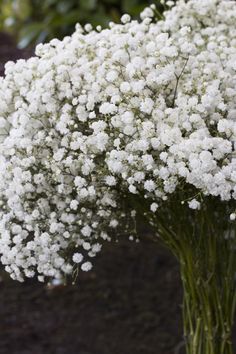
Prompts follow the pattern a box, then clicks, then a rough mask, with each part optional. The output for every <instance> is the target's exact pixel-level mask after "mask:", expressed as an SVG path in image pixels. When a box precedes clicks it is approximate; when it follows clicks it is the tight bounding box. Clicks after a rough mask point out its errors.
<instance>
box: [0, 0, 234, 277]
mask: <svg viewBox="0 0 236 354" xmlns="http://www.w3.org/2000/svg"><path fill="white" fill-rule="evenodd" d="M155 11H156V10H155V6H152V7H150V8H147V9H146V10H144V12H143V13H142V14H141V22H138V21H131V19H130V17H129V15H124V16H123V17H122V19H121V21H122V24H113V23H111V24H110V27H109V29H105V30H101V28H99V27H98V28H97V29H92V28H91V26H90V25H87V26H85V28H82V27H81V26H80V25H78V26H77V28H76V31H75V33H74V34H73V35H72V36H71V37H66V38H64V40H63V41H59V40H56V39H55V40H52V41H51V42H50V43H49V44H45V45H39V46H38V47H37V49H36V55H37V57H33V58H31V59H29V60H27V61H25V60H19V61H18V62H17V63H12V62H9V63H7V65H6V76H5V78H1V79H0V85H1V86H0V87H1V88H0V130H1V142H0V202H1V210H0V234H1V237H0V253H1V262H2V264H4V265H5V268H6V270H7V271H8V272H9V273H10V274H11V277H12V278H13V279H17V280H20V281H22V280H23V278H24V277H25V276H26V277H32V276H34V275H35V274H36V275H37V276H38V279H39V280H40V281H43V280H44V279H45V277H46V278H47V277H53V278H60V277H61V276H62V275H63V274H71V273H73V271H75V270H76V271H77V270H78V268H80V269H82V270H84V271H88V270H90V269H91V266H92V265H91V262H90V260H89V259H90V258H91V257H94V256H95V255H96V254H97V253H98V252H99V251H100V249H101V242H100V240H109V239H110V238H111V237H112V234H113V233H114V234H116V232H117V231H116V230H117V229H118V228H119V227H120V226H121V223H123V221H122V220H123V219H126V218H127V216H125V214H124V210H125V208H124V205H123V204H124V203H123V201H124V199H125V198H124V196H125V195H126V196H127V195H130V196H134V197H135V195H140V196H142V197H143V198H145V200H146V201H149V210H150V212H152V213H155V212H156V211H157V210H158V208H161V207H162V204H163V203H165V200H167V199H168V197H169V196H170V195H171V194H173V193H175V191H176V189H177V188H178V187H179V186H180V185H183V188H184V186H185V185H190V186H193V187H194V188H195V189H197V190H198V191H199V195H197V196H196V195H195V196H194V195H193V197H192V200H189V202H188V205H189V207H190V208H193V209H199V208H200V207H201V200H202V199H204V198H205V197H207V196H215V197H218V198H220V199H222V200H224V201H228V200H232V199H236V156H235V139H236V27H235V23H236V6H235V1H230V0H190V1H187V2H185V1H184V0H179V1H178V3H177V5H176V6H175V7H173V8H171V9H169V10H168V11H167V12H165V13H164V17H163V19H161V20H159V21H158V22H157V21H156V20H155ZM199 196H200V197H199ZM134 209H135V208H134ZM131 210H132V207H131V208H130V211H131ZM130 211H129V215H130V217H129V218H130V220H131V221H130V224H132V219H133V218H135V211H134V210H133V211H131V213H130ZM232 212H233V211H232ZM114 230H115V231H114Z"/></svg>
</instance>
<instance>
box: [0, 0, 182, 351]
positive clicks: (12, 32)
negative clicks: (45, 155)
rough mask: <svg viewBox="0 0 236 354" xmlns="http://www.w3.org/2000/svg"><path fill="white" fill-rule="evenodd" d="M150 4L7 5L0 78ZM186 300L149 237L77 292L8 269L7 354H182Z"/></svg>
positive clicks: (108, 0)
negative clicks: (11, 64) (57, 41)
mask: <svg viewBox="0 0 236 354" xmlns="http://www.w3.org/2000/svg"><path fill="white" fill-rule="evenodd" d="M152 2H153V1H152ZM149 3H150V2H149V1H142V0H122V1H117V0H101V1H97V0H80V1H78V0H77V1H76V0H0V75H3V74H4V63H5V62H6V61H8V60H16V59H18V58H28V57H29V56H30V55H32V53H33V48H34V47H35V45H36V44H37V43H39V42H44V41H48V40H50V39H51V38H53V37H57V38H62V37H63V36H65V35H69V34H71V33H72V32H73V30H74V26H75V23H76V22H81V23H82V24H86V23H88V22H89V23H92V24H93V25H98V24H100V25H102V26H103V27H106V26H107V24H108V22H109V21H115V22H118V21H119V18H120V16H121V14H123V13H126V12H128V13H130V14H132V16H134V17H136V16H138V14H139V13H140V11H142V10H143V8H144V7H145V6H147V5H148V4H149ZM159 8H160V10H162V8H161V7H159ZM181 297H182V292H181V283H180V279H179V272H178V265H177V263H176V261H175V259H174V258H173V257H172V255H170V254H169V252H168V251H167V250H165V249H164V248H163V247H161V245H158V244H156V243H155V244H154V243H153V242H151V241H150V240H149V237H148V234H147V232H146V231H144V232H143V237H142V240H141V242H140V243H135V242H130V241H128V240H126V239H123V240H121V241H120V242H119V243H116V244H115V243H110V244H107V245H105V247H104V249H103V252H101V254H100V255H99V256H98V257H97V259H96V261H95V264H94V268H93V270H92V271H91V272H89V273H83V274H81V275H80V277H79V279H78V284H76V285H74V286H72V285H68V286H66V287H64V286H58V287H48V286H46V285H45V284H39V283H37V282H36V281H26V282H25V283H23V284H20V283H17V282H14V281H12V280H10V279H9V277H8V276H7V274H5V273H4V271H3V270H1V269H0V354H121V353H122V354H182V353H184V352H183V339H182V323H181Z"/></svg>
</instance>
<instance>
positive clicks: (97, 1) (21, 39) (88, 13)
mask: <svg viewBox="0 0 236 354" xmlns="http://www.w3.org/2000/svg"><path fill="white" fill-rule="evenodd" d="M153 2H155V0H154V1H153V0H152V1H149V0H0V31H7V32H10V33H11V34H13V35H14V36H15V38H16V39H17V43H18V47H19V48H25V47H27V46H29V45H35V44H37V43H39V42H44V41H48V40H50V39H52V38H54V37H57V38H62V37H64V36H66V35H69V34H71V33H72V32H73V30H74V27H75V24H76V23H77V22H80V23H81V24H82V25H84V24H86V23H91V24H92V25H94V26H97V25H101V26H103V27H106V26H107V24H108V22H109V21H114V22H119V20H120V16H121V15H122V14H123V13H129V14H130V15H132V16H133V17H136V16H138V14H139V13H140V12H141V11H142V10H143V9H144V7H146V6H147V5H149V4H150V3H153Z"/></svg>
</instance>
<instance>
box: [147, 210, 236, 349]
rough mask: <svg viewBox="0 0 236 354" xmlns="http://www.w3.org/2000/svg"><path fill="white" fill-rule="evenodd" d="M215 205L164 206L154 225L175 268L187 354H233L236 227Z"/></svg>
mask: <svg viewBox="0 0 236 354" xmlns="http://www.w3.org/2000/svg"><path fill="white" fill-rule="evenodd" d="M223 212H224V213H225V210H223V211H222V207H221V206H220V207H219V208H218V209H217V205H214V204H213V205H210V203H209V204H208V205H205V207H203V208H202V210H200V211H192V210H189V209H188V208H186V207H184V206H181V207H178V208H176V206H175V208H174V209H171V207H169V209H168V214H165V215H163V214H162V215H161V214H159V215H157V216H156V219H155V220H154V219H153V225H155V228H156V229H158V237H159V238H160V239H161V240H162V242H163V243H164V244H165V245H166V246H167V247H168V248H169V249H170V250H171V251H172V253H173V254H174V255H175V257H176V258H177V259H178V261H179V264H180V272H181V279H182V284H183V294H184V295H183V323H184V339H185V347H186V354H233V348H232V342H231V331H232V326H233V321H234V313H235V305H236V291H235V290H236V287H235V273H236V254H235V249H236V239H235V237H236V233H235V225H234V224H233V223H230V222H229V221H228V220H227V219H226V218H225V217H224V216H223V215H224V214H223Z"/></svg>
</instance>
